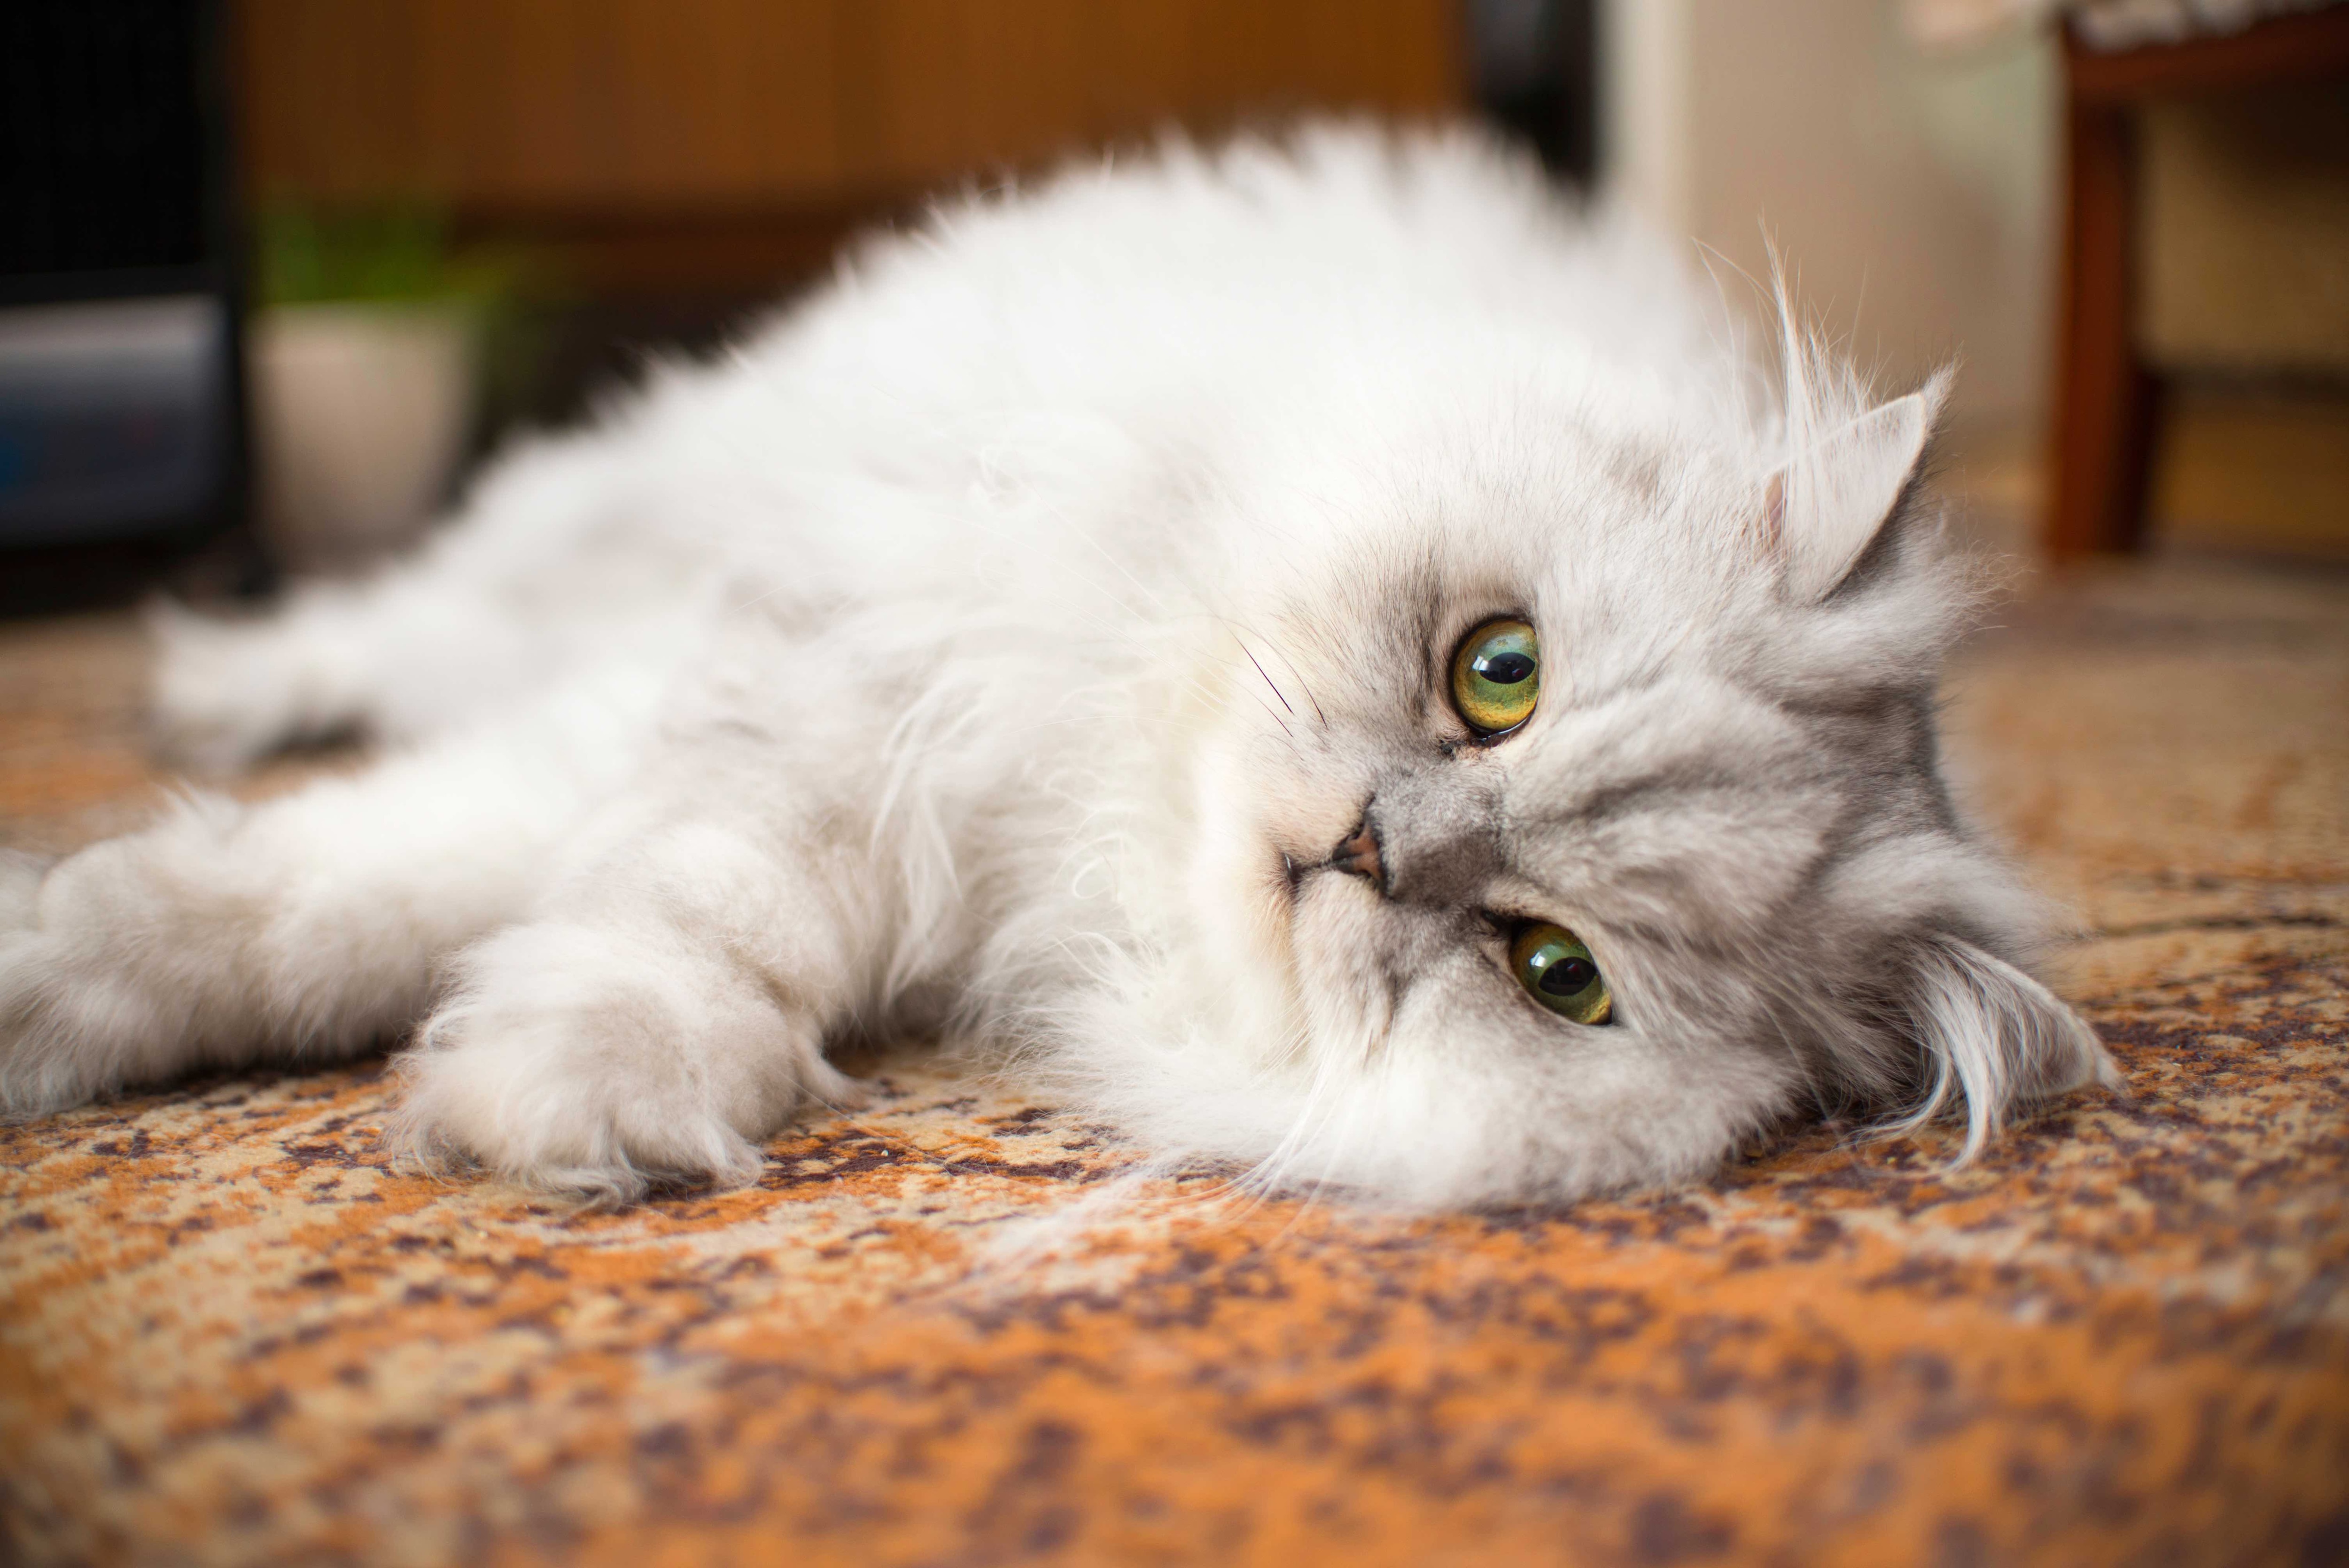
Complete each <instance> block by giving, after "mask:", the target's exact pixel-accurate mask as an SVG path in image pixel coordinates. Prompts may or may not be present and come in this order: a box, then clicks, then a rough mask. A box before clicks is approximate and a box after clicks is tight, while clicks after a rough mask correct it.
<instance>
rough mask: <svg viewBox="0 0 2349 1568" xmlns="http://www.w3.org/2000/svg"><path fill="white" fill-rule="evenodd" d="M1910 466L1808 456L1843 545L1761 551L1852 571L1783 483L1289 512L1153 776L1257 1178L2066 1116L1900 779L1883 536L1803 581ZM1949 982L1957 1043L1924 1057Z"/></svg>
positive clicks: (1517, 1192) (1903, 595)
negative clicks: (1908, 1110) (1172, 807)
mask: <svg viewBox="0 0 2349 1568" xmlns="http://www.w3.org/2000/svg"><path fill="white" fill-rule="evenodd" d="M1878 423H1879V425H1881V424H1883V423H1885V421H1883V420H1879V421H1878ZM1912 436H1913V438H1912ZM1922 437H1923V424H1922V418H1921V409H1920V410H1919V418H1916V419H1915V420H1914V421H1910V422H1902V423H1900V424H1899V428H1896V429H1894V430H1893V431H1892V432H1891V447H1892V449H1891V450H1890V451H1889V452H1888V451H1886V450H1883V449H1881V448H1883V447H1885V446H1886V444H1887V443H1886V440H1885V439H1884V438H1883V433H1882V431H1880V430H1875V431H1870V430H1862V431H1861V432H1860V435H1859V437H1858V438H1857V439H1859V440H1860V441H1861V442H1862V443H1863V445H1864V448H1865V449H1861V450H1857V451H1856V452H1844V453H1841V454H1837V453H1834V452H1830V453H1829V456H1830V457H1837V456H1838V455H1839V457H1840V459H1841V460H1842V461H1843V462H1844V463H1846V465H1847V467H1855V468H1860V469H1866V468H1868V467H1869V466H1870V465H1872V466H1873V468H1874V469H1875V470H1876V472H1874V473H1872V474H1871V473H1865V472H1863V473H1861V474H1859V475H1858V476H1857V479H1854V478H1853V477H1852V476H1851V475H1849V474H1848V473H1846V474H1842V475H1839V476H1836V478H1837V480H1838V481H1848V482H1843V483H1842V488H1843V489H1844V490H1851V489H1854V488H1855V487H1856V488H1857V489H1859V490H1866V491H1868V493H1867V494H1865V495H1863V496H1861V497H1860V499H1859V500H1858V501H1857V502H1856V503H1850V504H1856V505H1857V507H1859V508H1860V509H1862V510H1865V511H1868V512H1870V513H1871V516H1870V517H1869V518H1868V521H1867V526H1866V527H1865V528H1864V529H1860V530H1858V531H1857V534H1856V539H1857V542H1856V543H1855V542H1853V538H1852V537H1846V538H1844V539H1841V540H1837V539H1827V540H1826V541H1824V542H1821V541H1817V540H1812V541H1810V542H1808V543H1806V544H1802V545H1796V544H1793V543H1790V541H1789V535H1790V534H1791V533H1793V532H1794V531H1796V530H1800V529H1811V530H1814V531H1822V532H1826V531H1833V530H1834V529H1836V528H1837V526H1838V525H1841V526H1842V529H1843V532H1844V534H1845V535H1847V536H1853V535H1854V527H1853V525H1851V524H1849V523H1848V522H1847V521H1845V520H1842V519H1838V518H1836V517H1832V516H1828V517H1825V518H1822V517H1820V516H1818V515H1817V514H1818V513H1819V512H1820V511H1822V510H1823V509H1827V510H1831V509H1832V508H1833V507H1834V506H1835V505H1837V503H1838V497H1837V493H1836V486H1835V484H1833V483H1823V482H1822V481H1821V480H1819V479H1818V478H1817V477H1816V475H1811V474H1805V473H1800V472H1797V473H1795V474H1794V475H1793V478H1792V483H1793V484H1794V485H1795V487H1796V488H1795V492H1794V494H1793V495H1792V496H1791V497H1790V496H1789V494H1788V485H1789V482H1790V481H1789V480H1788V479H1787V478H1785V477H1781V478H1780V479H1778V480H1776V481H1775V486H1776V488H1775V490H1774V489H1773V488H1772V485H1771V484H1770V483H1767V482H1765V483H1760V484H1757V483H1754V482H1753V481H1752V480H1748V479H1745V478H1743V477H1741V476H1740V475H1739V474H1738V473H1737V472H1736V471H1735V470H1734V469H1733V467H1732V466H1731V465H1729V464H1727V463H1725V462H1717V463H1713V464H1711V465H1708V464H1707V463H1705V462H1704V461H1703V460H1702V459H1688V458H1686V457H1682V458H1680V459H1674V458H1673V457H1671V455H1670V454H1666V453H1661V452H1649V451H1640V450H1637V449H1606V448H1604V447H1603V446H1601V445H1599V444H1598V443H1596V442H1591V443H1588V444H1583V445H1578V444H1576V443H1575V442H1573V441H1571V440H1568V441H1559V440H1551V441H1548V442H1546V443H1542V444H1539V445H1538V446H1537V445H1536V444H1534V443H1530V442H1523V441H1520V442H1516V443H1514V444H1513V443H1512V442H1511V441H1509V440H1508V439H1507V438H1506V432H1502V433H1500V434H1497V435H1494V436H1492V437H1491V438H1487V439H1483V440H1476V439H1474V438H1471V439H1468V440H1466V441H1462V440H1457V439H1455V440H1454V441H1452V442H1450V443H1448V444H1447V449H1446V450H1445V452H1444V454H1443V455H1442V457H1441V458H1439V459H1431V457H1430V455H1429V454H1426V453H1420V454H1411V455H1409V456H1408V458H1407V459H1406V458H1405V457H1404V456H1402V455H1400V454H1399V455H1398V460H1397V466H1396V469H1395V473H1396V474H1397V475H1401V474H1403V473H1406V472H1407V473H1409V474H1410V475H1411V476H1412V478H1411V479H1410V480H1407V481H1406V480H1401V479H1400V478H1397V479H1395V480H1393V482H1392V483H1387V484H1381V483H1379V482H1376V480H1375V479H1374V480H1372V481H1371V482H1368V483H1363V484H1361V485H1359V486H1357V487H1354V488H1352V489H1350V490H1349V491H1348V493H1346V494H1344V495H1343V496H1340V495H1338V494H1336V493H1334V492H1333V491H1332V490H1331V489H1330V485H1329V484H1327V483H1321V484H1318V485H1317V486H1315V487H1314V491H1313V493H1314V494H1315V496H1316V498H1317V502H1318V504H1319V505H1321V506H1323V507H1325V508H1330V509H1332V510H1334V511H1337V512H1339V513H1340V514H1342V515H1341V517H1340V520H1338V521H1330V522H1329V523H1328V524H1327V526H1323V527H1319V528H1314V529H1300V530H1296V531H1291V532H1290V533H1289V534H1288V536H1287V537H1278V536H1276V537H1273V538H1271V539H1270V540H1269V541H1268V544H1267V546H1266V548H1265V554H1264V556H1263V558H1262V559H1261V560H1259V561H1257V562H1252V563H1251V566H1250V570H1249V573H1248V578H1249V581H1250V582H1251V583H1253V584H1254V585H1255V588H1256V592H1257V596H1256V597H1255V599H1254V600H1253V602H1251V603H1248V604H1247V605H1246V606H1245V607H1244V609H1243V610H1242V612H1241V613H1240V614H1236V615H1235V616H1233V617H1232V618H1231V623H1230V626H1229V630H1228V640H1229V645H1228V646H1226V648H1225V649H1224V650H1223V653H1222V656H1221V658H1220V661H1219V663H1218V664H1217V665H1216V668H1217V669H1218V671H1219V673H1220V678H1221V679H1222V680H1223V681H1225V682H1226V685H1227V690H1226V693H1225V696H1224V700H1222V701H1220V702H1219V703H1218V704H1217V706H1216V715H1217V717H1216V723H1215V725H1214V726H1213V727H1212V728H1211V729H1210V731H1209V734H1208V736H1207V738H1206V741H1205V742H1204V743H1203V744H1201V745H1199V746H1198V747H1197V748H1195V751H1194V753H1193V764H1192V774H1191V779H1190V786H1191V790H1192V808H1191V809H1192V814H1193V822H1194V834H1195V837H1194V840H1193V841H1192V843H1191V846H1190V851H1189V859H1188V864H1187V869H1186V878H1187V887H1186V894H1187V899H1188V904H1189V911H1190V914H1191V917H1192V923H1193V929H1194V931H1195V934H1196V937H1195V939H1196V940H1197V942H1198V943H1199V944H1201V946H1202V948H1203V949H1204V950H1205V953H1206V957H1205V961H1204V963H1203V965H1202V967H1201V971H1200V973H1199V975H1196V976H1195V978H1194V980H1193V982H1192V984H1194V985H1201V986H1206V987H1209V988H1211V989H1212V990H1213V991H1214V992H1215V995H1214V996H1213V998H1212V999H1211V1003H1212V1006H1213V1007H1214V1008H1215V1009H1216V1011H1217V1012H1218V1013H1219V1014H1220V1016H1221V1018H1222V1024H1221V1027H1222V1028H1224V1029H1225V1030H1226V1031H1230V1032H1233V1033H1235V1034H1236V1035H1237V1036H1238V1037H1245V1038H1247V1039H1249V1040H1251V1041H1252V1042H1253V1046H1254V1048H1255V1049H1256V1050H1257V1052H1258V1053H1259V1055H1260V1056H1261V1057H1264V1058H1265V1059H1264V1060H1263V1062H1262V1063H1261V1064H1260V1065H1261V1067H1262V1068H1263V1069H1264V1072H1265V1074H1266V1076H1264V1077H1261V1078H1257V1080H1255V1090H1254V1092H1256V1093H1257V1094H1258V1095H1259V1096H1261V1095H1262V1094H1264V1093H1265V1092H1267V1090H1266V1086H1267V1085H1268V1084H1271V1083H1283V1084H1285V1085H1286V1086H1287V1093H1288V1099H1286V1100H1285V1101H1283V1102H1282V1103H1283V1109H1281V1110H1280V1112H1279V1114H1280V1115H1282V1116H1284V1117H1286V1118H1287V1119H1288V1126H1287V1128H1286V1130H1285V1133H1284V1141H1283V1143H1282V1146H1281V1152H1280V1154H1278V1155H1277V1156H1276V1157H1275V1158H1274V1159H1273V1160H1272V1161H1268V1170H1267V1171H1266V1174H1267V1175H1268V1176H1272V1177H1275V1178H1278V1179H1279V1180H1283V1181H1291V1182H1299V1181H1302V1182H1309V1183H1310V1182H1316V1181H1336V1182H1340V1183H1344V1184H1348V1185H1355V1186H1364V1187H1369V1188H1372V1189H1379V1190H1383V1191H1389V1192H1392V1193H1395V1194H1397V1195H1400V1196H1402V1197H1405V1198H1411V1199H1420V1200H1424V1201H1430V1202H1462V1201H1470V1202H1474V1201H1491V1200H1507V1199H1526V1198H1541V1197H1567V1196H1573V1195H1578V1194H1580V1193H1583V1192H1588V1191H1597V1190H1603V1189H1606V1188H1610V1187H1617V1186H1621V1185H1625V1184H1632V1183H1640V1182H1647V1181H1659V1180H1671V1179H1675V1178H1678V1177H1681V1176H1684V1175H1687V1174H1691V1173H1693V1172H1696V1171H1702V1170H1703V1169H1705V1168H1707V1167H1709V1166H1710V1165H1712V1164H1713V1163H1714V1162H1716V1161H1719V1160H1720V1159H1721V1158H1722V1157H1723V1156H1724V1155H1725V1154H1727V1153H1728V1152H1730V1151H1732V1150H1733V1149H1734V1148H1735V1147H1736V1145H1737V1144H1738V1143H1739V1141H1740V1140H1743V1139H1745V1138H1747V1137H1749V1136H1750V1135H1752V1134H1754V1132H1756V1131H1758V1130H1761V1129H1763V1128H1764V1127H1766V1126H1768V1125H1770V1124H1771V1123H1773V1122H1775V1121H1777V1120H1779V1119H1783V1118H1785V1117H1786V1116H1787V1115H1788V1114H1789V1113H1793V1112H1798V1111H1800V1110H1803V1109H1806V1108H1816V1107H1828V1108H1835V1109H1841V1108H1842V1107H1844V1106H1845V1105H1847V1104H1850V1103H1852V1102H1855V1101H1858V1102H1868V1103H1875V1104H1878V1105H1882V1104H1885V1103H1887V1102H1888V1101H1890V1102H1897V1101H1898V1100H1899V1099H1900V1098H1901V1097H1903V1096H1904V1095H1905V1096H1908V1097H1910V1098H1911V1099H1914V1098H1915V1097H1917V1096H1918V1095H1920V1093H1922V1092H1929V1091H1930V1088H1931V1086H1932V1085H1933V1084H1934V1083H1935V1082H1936V1081H1937V1077H1938V1078H1940V1080H1941V1081H1946V1078H1947V1077H1948V1075H1949V1074H1950V1073H1955V1074H1956V1075H1957V1076H1958V1077H1960V1078H1963V1079H1964V1080H1965V1082H1964V1087H1965V1088H1966V1089H1967V1091H1968V1092H1969V1094H1970V1095H1971V1097H1972V1098H1973V1099H1974V1101H1975V1110H1976V1114H1977V1116H1978V1117H1986V1118H1987V1119H1991V1120H1994V1119H1995V1116H1996V1112H1997V1109H1998V1106H1999V1104H2000V1103H2002V1099H2003V1098H2004V1097H2005V1096H2007V1095H2009V1094H2012V1093H2013V1092H2015V1091H2016V1090H2017V1089H2018V1088H2030V1087H2033V1086H2037V1085H2042V1084H2045V1083H2049V1082H2054V1081H2063V1082H2070V1081H2073V1080H2075V1079H2076V1078H2078V1077H2079V1076H2080V1072H2081V1070H2082V1068H2083V1066H2084V1064H2085V1053H2086V1052H2088V1051H2090V1050H2092V1049H2093V1047H2092V1045H2089V1044H2084V1042H2083V1040H2082V1032H2081V1031H2079V1030H2078V1029H2077V1027H2076V1026H2074V1025H2072V1024H2071V1023H2070V1022H2069V1016H2068V1015H2067V1014H2061V1009H2060V1007H2059V1006H2057V1005H2056V1004H2054V1001H2053V999H2052V998H2049V997H2046V995H2045V993H2044V991H2041V990H2039V988H2038V987H2037V986H2036V985H2035V984H2033V982H2031V981H2029V980H2028V979H2027V978H2025V977H2023V975H2020V973H2019V972H2016V971H2013V970H2012V969H2011V968H2009V967H2008V966H2007V965H2006V964H2005V963H2003V962H2002V960H2001V959H1999V958H1998V957H1995V956H1992V954H1999V953H2007V954H2014V953H2015V952H2016V951H2017V949H2018V947H2019V946H2020V944H2023V942H2024V941H2025V939H2026V934H2027V926H2028V923H2029V920H2030V914H2029V906H2028V904H2027V902H2026V901H2025V900H2024V899H2023V896H2022V894H2021V893H2020V892H2019V890H2017V889H2016V888H2015V886H2014V885H2013V883H2012V882H2011V881H2010V880H2009V878H2008V877H2007V876H2006V874H2005V873H2004V872H2002V870H2001V869H2000V868H1999V867H1998V866H1997V865H1996V864H1995V863H1994V862H1993V861H1992V860H1991V859H1990V858H1989V857H1988V856H1987V855H1985V854H1984V853H1983V852H1982V851H1981V850H1979V849H1978V848H1977V847H1976V846H1974V845H1973V844H1972V843H1971V841H1969V840H1968V838H1967V837H1966V834H1965V832H1964V830H1963V829H1962V828H1961V825H1960V824H1959V823H1958V821H1957V820H1956V819H1955V817H1954V815H1953V814H1952V812H1951V808H1950V806H1949V803H1948V799H1947V796H1946V794H1945V792H1944V789H1943V787H1942V784H1941V780H1940V777H1939V775H1938V771H1937V763H1936V758H1935V749H1934V739H1933V726H1932V717H1931V691H1932V684H1933V679H1934V676H1935V675H1936V673H1937V666H1938V664H1939V661H1940V655H1941V653H1942V650H1943V648H1944V646H1945V645H1946V643H1947V640H1948V638H1949V635H1950V634H1951V629H1952V624H1953V619H1954V614H1955V601H1956V599H1957V598H1958V596H1959V595H1958V593H1957V592H1956V591H1955V590H1954V589H1953V588H1952V586H1951V583H1949V581H1948V579H1947V577H1946V575H1945V573H1946V571H1947V569H1946V567H1945V566H1944V565H1943V564H1942V563H1941V562H1940V558H1939V555H1938V552H1936V550H1935V549H1934V546H1933V542H1932V541H1931V540H1930V539H1928V538H1923V537H1905V538H1887V539H1886V540H1884V541H1883V542H1882V543H1881V545H1880V546H1878V548H1877V549H1875V550H1874V551H1873V552H1868V559H1867V562H1866V565H1865V569H1864V570H1863V571H1862V572H1861V573H1859V574H1858V576H1857V578H1855V579H1854V580H1853V581H1851V582H1849V583H1844V582H1843V578H1844V575H1845V573H1846V570H1847V569H1848V568H1849V566H1850V565H1851V563H1852V562H1853V561H1854V560H1855V559H1856V558H1857V557H1858V556H1859V555H1860V554H1861V553H1862V552H1863V550H1864V549H1865V547H1866V546H1867V544H1868V539H1869V537H1870V536H1871V535H1872V534H1873V533H1874V532H1875V531H1876V528H1875V525H1876V523H1878V522H1880V521H1882V520H1883V518H1884V517H1885V516H1886V514H1887V513H1889V512H1890V511H1892V510H1893V509H1894V504H1895V501H1896V499H1897V497H1898V495H1899V491H1900V489H1901V486H1902V484H1903V482H1904V481H1905V480H1906V478H1907V476H1908V474H1909V469H1910V468H1911V466H1912V465H1913V463H1914V461H1915V459H1916V457H1917V449H1918V447H1919V446H1920V444H1921V441H1922ZM1848 444H1849V443H1848V442H1847V445H1848ZM1887 476H1889V478H1888V477H1887ZM1806 509H1807V510H1806ZM1847 510H1848V506H1847ZM1919 532H1920V534H1921V530H1920V531H1919ZM1813 546H1816V548H1815V549H1814V548H1813ZM1805 549H1811V550H1812V554H1813V555H1815V556H1819V555H1833V556H1835V557H1836V559H1834V560H1833V561H1831V562H1829V566H1828V568H1827V569H1826V570H1827V571H1831V572H1832V573H1833V576H1834V580H1833V581H1831V582H1829V583H1827V591H1826V592H1822V591H1820V590H1819V589H1818V588H1817V586H1816V579H1817V578H1818V577H1819V576H1821V575H1824V574H1825V573H1824V572H1822V571H1820V570H1817V569H1816V568H1813V569H1811V570H1810V576H1809V579H1808V580H1806V578H1805V576H1804V573H1805V570H1806V557H1805V555H1804V554H1803V553H1802V552H1803V551H1804V550H1805ZM1822 601H1824V602H1822ZM1951 954H1957V955H1958V956H1957V957H1954V958H1952V957H1951ZM1952 965H1955V966H1957V967H1958V968H1961V969H1962V970H1964V971H1965V972H1966V973H1967V974H1968V975H1972V976H1974V978H1973V979H1971V980H1967V981H1962V982H1960V983H1957V984H1956V985H1955V989H1957V990H1960V991H1962V990H1964V989H1966V987H1967V985H1973V986H1974V988H1975V989H1976V990H1977V992H1978V993H1979V994H1980V996H1981V998H1982V1006H1980V1007H1979V1008H1977V1009H1976V1014H1977V1016H1974V1017H1972V1018H1971V1020H1969V1019H1955V1020H1943V1021H1940V1022H1936V1019H1935V1016H1934V1013H1933V1008H1934V1006H1937V1005H1939V1002H1937V1001H1936V1000H1935V998H1937V997H1940V993H1941V992H1946V991H1950V990H1951V988H1952V987H1951V985H1943V984H1941V982H1940V979H1937V978H1936V977H1937V976H1940V975H1942V972H1943V971H1944V970H1947V969H1950V968H1951V966H1952ZM1936 987H1938V989H1936ZM1927 991H1930V992H1933V994H1934V995H1933V996H1932V997H1927V996H1924V995H1922V993H1924V992H1927ZM1940 1000H1942V1001H1946V998H1945V997H1940ZM2048 1008H2054V1010H2055V1013H2056V1014H2058V1015H2061V1016H2045V1017H2041V1016H2038V1015H2039V1014H2040V1013H2043V1012H2044V1010H2045V1009H2048ZM1969 1029H1971V1031H1972V1033H1971V1035H1967V1037H1965V1038H1958V1037H1957V1036H1959V1035H1965V1034H1966V1032H1967V1031H1968V1030H1969ZM1937 1064H1948V1065H1947V1067H1946V1068H1943V1067H1941V1066H1938V1065H1937ZM1276 1098H1278V1097H1276ZM1213 1114H1214V1112H1213V1111H1212V1110H1211V1109H1209V1108H1206V1107H1200V1108H1195V1116H1197V1117H1199V1118H1202V1119H1212V1116H1213Z"/></svg>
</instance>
